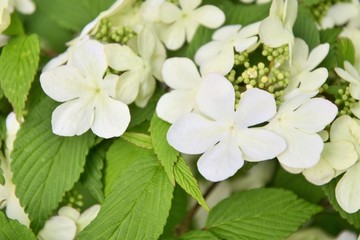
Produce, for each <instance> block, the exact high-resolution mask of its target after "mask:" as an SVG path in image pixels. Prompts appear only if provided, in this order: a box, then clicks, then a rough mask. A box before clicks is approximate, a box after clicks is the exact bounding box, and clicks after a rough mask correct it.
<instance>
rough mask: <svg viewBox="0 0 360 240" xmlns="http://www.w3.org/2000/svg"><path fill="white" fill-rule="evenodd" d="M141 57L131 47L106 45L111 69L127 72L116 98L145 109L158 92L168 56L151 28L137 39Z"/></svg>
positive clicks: (117, 88) (123, 75)
mask: <svg viewBox="0 0 360 240" xmlns="http://www.w3.org/2000/svg"><path fill="white" fill-rule="evenodd" d="M137 48H138V51H139V55H140V56H138V55H137V54H136V53H135V52H134V51H133V50H132V49H131V48H130V47H128V46H126V45H122V46H121V45H119V44H107V45H105V53H106V57H107V59H108V62H109V66H110V67H112V68H113V69H115V70H118V71H121V72H124V73H122V74H121V75H120V78H119V83H118V84H117V87H116V97H117V98H118V99H120V100H121V101H123V102H124V103H126V104H130V103H132V102H134V101H135V103H136V105H138V106H140V107H144V106H145V105H146V104H147V102H148V100H149V99H150V97H151V96H152V94H153V93H154V91H155V87H156V81H155V78H154V77H156V78H157V79H162V77H161V68H162V64H163V62H164V60H165V58H166V53H165V49H164V47H163V45H162V44H161V42H160V41H159V40H158V39H157V38H156V36H155V34H154V33H153V32H152V30H151V29H150V28H147V27H145V28H144V29H143V30H142V31H141V32H140V33H139V35H138V38H137Z"/></svg>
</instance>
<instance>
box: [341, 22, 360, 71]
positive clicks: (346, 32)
mask: <svg viewBox="0 0 360 240" xmlns="http://www.w3.org/2000/svg"><path fill="white" fill-rule="evenodd" d="M359 23H360V21H359ZM340 37H345V38H349V39H350V40H351V42H352V44H353V45H354V48H355V62H354V67H355V68H356V69H359V71H360V29H354V28H350V27H346V28H344V29H343V31H342V32H341V33H340Z"/></svg>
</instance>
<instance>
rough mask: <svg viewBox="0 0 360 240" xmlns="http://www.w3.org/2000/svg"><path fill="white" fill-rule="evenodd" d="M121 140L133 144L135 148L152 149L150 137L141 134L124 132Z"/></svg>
mask: <svg viewBox="0 0 360 240" xmlns="http://www.w3.org/2000/svg"><path fill="white" fill-rule="evenodd" d="M121 138H122V139H124V140H126V141H128V142H129V143H132V144H134V145H135V146H138V147H142V148H146V149H153V145H152V142H151V137H150V136H149V135H146V134H143V133H134V132H126V133H124V134H123V135H122V136H121Z"/></svg>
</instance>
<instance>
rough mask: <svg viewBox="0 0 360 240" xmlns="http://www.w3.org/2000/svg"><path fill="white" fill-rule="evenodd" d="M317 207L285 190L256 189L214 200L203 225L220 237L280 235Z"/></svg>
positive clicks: (274, 237)
mask: <svg viewBox="0 0 360 240" xmlns="http://www.w3.org/2000/svg"><path fill="white" fill-rule="evenodd" d="M320 210H321V208H320V207H318V206H316V205H313V204H310V203H308V202H306V201H304V200H302V199H298V198H297V196H296V195H295V194H293V193H292V192H289V191H285V190H281V189H256V190H250V191H245V192H240V193H236V194H234V195H232V196H231V197H229V198H227V199H225V200H223V201H221V202H220V203H219V204H217V205H216V206H215V207H214V208H213V209H212V210H211V211H210V214H209V217H208V219H207V223H206V229H207V230H208V231H210V232H212V233H213V234H214V235H216V236H217V237H219V238H221V239H229V240H230V239H236V240H240V239H257V240H261V239H264V240H272V239H274V240H275V239H276V240H277V239H284V238H285V237H287V236H288V235H290V234H291V233H294V232H295V231H296V230H297V229H298V228H299V227H300V226H301V225H302V224H304V223H305V222H306V221H307V220H309V219H310V217H311V216H312V215H314V214H316V213H318V212H319V211H320Z"/></svg>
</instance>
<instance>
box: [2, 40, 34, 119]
mask: <svg viewBox="0 0 360 240" xmlns="http://www.w3.org/2000/svg"><path fill="white" fill-rule="evenodd" d="M39 54H40V45H39V39H38V37H37V36H36V35H34V34H33V35H30V36H20V37H17V38H14V39H13V40H11V41H10V42H9V43H8V44H7V45H6V46H5V47H4V49H3V51H2V54H1V57H0V69H1V71H0V82H1V87H2V89H3V91H4V94H5V96H6V97H7V98H8V99H9V101H10V103H11V104H12V105H13V107H14V110H15V113H16V115H17V116H18V117H20V116H21V115H22V110H23V109H24V107H25V102H26V99H27V95H28V92H29V90H30V88H31V83H32V81H33V80H34V77H35V73H36V70H37V67H38V63H39Z"/></svg>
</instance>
